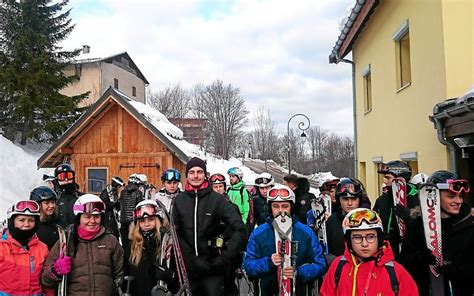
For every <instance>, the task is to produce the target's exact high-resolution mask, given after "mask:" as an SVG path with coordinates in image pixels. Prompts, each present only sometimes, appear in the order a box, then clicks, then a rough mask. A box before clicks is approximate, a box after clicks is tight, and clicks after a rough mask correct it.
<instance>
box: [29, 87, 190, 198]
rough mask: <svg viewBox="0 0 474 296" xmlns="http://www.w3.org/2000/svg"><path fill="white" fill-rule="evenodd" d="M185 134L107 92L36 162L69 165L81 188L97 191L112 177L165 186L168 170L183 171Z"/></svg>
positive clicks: (150, 111) (186, 155)
mask: <svg viewBox="0 0 474 296" xmlns="http://www.w3.org/2000/svg"><path fill="white" fill-rule="evenodd" d="M182 137H183V133H182V131H181V130H180V129H179V128H177V127H176V126H174V125H173V124H171V123H170V122H169V121H168V120H167V119H166V118H165V117H164V116H163V115H162V114H161V113H159V112H158V111H157V110H154V109H152V108H151V107H150V106H147V105H144V104H142V103H140V102H137V101H135V100H134V99H133V98H131V97H129V96H127V95H126V94H124V93H122V92H120V91H118V90H116V89H114V88H113V87H109V89H108V90H107V91H106V92H105V93H104V94H103V95H102V96H101V97H100V98H99V99H98V100H97V101H96V102H95V103H94V104H93V105H92V106H90V107H89V108H88V110H87V112H85V113H84V114H83V115H82V116H81V117H80V118H79V119H78V120H77V121H76V122H75V123H74V124H73V125H71V126H70V127H69V128H68V129H67V130H66V132H64V134H63V135H62V136H61V137H60V139H59V140H58V141H57V142H56V143H55V144H54V145H53V146H51V147H50V148H49V149H48V151H46V152H45V153H44V154H43V155H42V156H41V157H40V158H39V159H38V163H37V165H38V168H53V167H56V166H57V165H59V164H61V163H64V162H67V163H70V164H71V165H72V166H73V168H74V169H75V171H76V182H77V183H78V184H79V186H80V190H81V191H84V192H89V193H99V192H100V191H101V190H102V189H103V188H104V186H105V185H106V184H108V183H109V182H110V180H111V178H112V177H113V176H120V177H121V178H122V179H124V180H127V179H128V176H129V175H131V174H133V173H139V174H145V175H147V177H148V182H149V183H152V184H155V186H161V180H160V177H161V174H162V172H163V171H164V170H166V169H168V168H175V169H177V170H179V171H180V172H182V173H184V168H185V163H186V162H187V161H188V160H189V158H190V155H189V152H187V151H185V150H184V149H183V148H182V147H183V145H186V144H187V143H186V142H185V141H183V140H182Z"/></svg>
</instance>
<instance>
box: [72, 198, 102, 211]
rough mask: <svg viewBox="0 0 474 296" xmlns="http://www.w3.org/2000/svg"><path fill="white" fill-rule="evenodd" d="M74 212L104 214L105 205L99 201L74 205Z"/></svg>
mask: <svg viewBox="0 0 474 296" xmlns="http://www.w3.org/2000/svg"><path fill="white" fill-rule="evenodd" d="M74 210H76V211H79V212H82V213H89V214H93V213H103V212H105V204H104V203H103V202H101V201H95V202H88V203H85V204H83V205H75V206H74Z"/></svg>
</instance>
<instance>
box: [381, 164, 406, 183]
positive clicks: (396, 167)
mask: <svg viewBox="0 0 474 296" xmlns="http://www.w3.org/2000/svg"><path fill="white" fill-rule="evenodd" d="M377 172H378V173H379V174H392V175H394V176H395V177H402V178H403V179H405V181H407V182H408V181H410V178H411V168H410V166H409V165H408V164H407V163H406V162H404V161H401V160H392V161H389V162H387V163H380V164H379V166H378V170H377Z"/></svg>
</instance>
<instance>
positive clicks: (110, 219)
mask: <svg viewBox="0 0 474 296" xmlns="http://www.w3.org/2000/svg"><path fill="white" fill-rule="evenodd" d="M124 186H125V182H124V181H123V180H122V178H120V177H119V176H114V177H112V181H111V182H110V184H109V185H107V186H105V188H104V190H102V192H101V193H100V199H101V200H102V201H103V202H104V203H105V215H104V216H105V217H104V225H105V227H106V228H107V229H108V230H110V231H111V232H112V233H113V235H115V237H116V238H117V239H119V237H120V233H119V227H118V223H117V213H116V212H117V211H118V210H119V209H120V207H119V202H118V199H119V196H120V193H121V192H122V190H123V188H124Z"/></svg>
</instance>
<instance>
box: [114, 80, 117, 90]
mask: <svg viewBox="0 0 474 296" xmlns="http://www.w3.org/2000/svg"><path fill="white" fill-rule="evenodd" d="M114 88H116V89H118V79H117V78H114Z"/></svg>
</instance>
